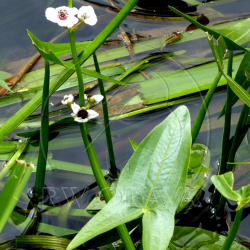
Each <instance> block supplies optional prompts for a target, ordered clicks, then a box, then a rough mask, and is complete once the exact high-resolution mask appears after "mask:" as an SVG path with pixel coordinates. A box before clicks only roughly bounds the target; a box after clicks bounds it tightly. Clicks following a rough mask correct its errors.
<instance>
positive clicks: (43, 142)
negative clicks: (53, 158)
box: [34, 60, 50, 204]
mask: <svg viewBox="0 0 250 250" xmlns="http://www.w3.org/2000/svg"><path fill="white" fill-rule="evenodd" d="M44 69H45V73H44V84H43V97H42V113H41V130H40V144H39V152H38V160H37V169H36V179H35V186H34V203H35V204H37V203H38V201H39V200H40V199H41V198H42V195H43V188H44V180H45V172H46V163H47V154H48V144H49V78H50V66H49V61H47V60H45V61H44Z"/></svg>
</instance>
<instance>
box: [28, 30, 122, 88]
mask: <svg viewBox="0 0 250 250" xmlns="http://www.w3.org/2000/svg"><path fill="white" fill-rule="evenodd" d="M28 35H29V36H30V35H32V37H35V35H34V34H32V33H31V32H30V31H29V30H28ZM32 37H31V36H30V38H31V40H32ZM32 42H33V45H34V47H35V48H36V50H37V51H38V52H39V53H40V55H41V56H42V57H43V58H44V59H45V60H47V61H51V62H54V63H56V64H59V65H61V66H64V67H66V68H68V69H70V70H72V69H75V65H74V64H73V63H71V62H67V61H62V60H60V59H59V58H58V57H57V56H56V55H55V54H54V52H53V51H52V50H48V51H47V50H45V49H44V46H43V42H42V41H40V40H39V39H38V38H36V41H33V40H32ZM81 71H82V73H83V74H86V75H88V76H92V77H95V78H99V79H102V80H105V81H109V82H112V83H115V84H119V85H126V84H125V83H122V82H120V81H117V80H115V79H113V78H110V77H108V76H105V75H102V74H100V73H98V72H96V71H93V70H89V69H85V68H82V67H81Z"/></svg>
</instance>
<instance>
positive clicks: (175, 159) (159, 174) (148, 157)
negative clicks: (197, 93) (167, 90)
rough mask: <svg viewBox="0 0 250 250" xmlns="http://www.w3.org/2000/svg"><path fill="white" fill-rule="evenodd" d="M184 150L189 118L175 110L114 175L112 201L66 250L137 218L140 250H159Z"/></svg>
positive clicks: (180, 185) (167, 233) (174, 203)
mask: <svg viewBox="0 0 250 250" xmlns="http://www.w3.org/2000/svg"><path fill="white" fill-rule="evenodd" d="M190 149H191V131H190V116H189V112H188V110H187V108H186V107H185V106H180V107H179V108H178V109H176V110H175V111H174V112H172V113H171V114H170V115H169V116H168V117H167V118H166V119H165V120H164V121H163V122H162V123H161V124H159V125H158V126H157V127H155V128H154V129H153V130H152V131H151V132H150V133H149V134H148V135H147V136H146V138H145V139H144V140H143V141H142V142H141V143H140V145H139V147H138V148H137V150H136V151H135V153H134V154H133V155H132V157H131V158H130V160H129V161H128V163H127V164H126V166H125V168H124V169H123V171H122V173H121V175H120V178H119V182H118V185H117V189H116V194H115V196H114V197H113V198H112V199H111V200H110V202H109V203H108V204H107V205H106V206H105V207H104V208H103V209H102V210H101V211H100V212H99V213H98V214H97V215H95V216H94V217H93V218H92V219H91V220H90V221H89V222H88V223H87V224H86V225H85V226H84V227H83V228H82V229H81V231H80V232H79V233H78V234H77V236H76V237H75V238H74V239H73V240H72V242H71V243H70V245H69V247H68V249H73V248H75V247H77V246H79V245H81V244H83V243H84V242H86V241H88V240H90V239H92V238H93V237H95V236H97V235H99V234H101V233H103V232H106V231H108V230H110V229H112V228H114V227H116V226H118V225H120V224H123V223H127V222H129V221H131V220H134V219H136V218H138V217H140V216H142V220H143V236H142V237H143V248H144V249H145V250H148V249H159V250H161V249H162V250H165V249H166V247H167V246H168V243H169V241H170V239H171V237H172V234H173V228H174V215H175V211H176V208H177V207H178V205H179V203H180V201H181V198H182V195H183V193H184V189H185V182H186V177H187V169H188V163H189V156H190Z"/></svg>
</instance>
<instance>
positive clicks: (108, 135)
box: [93, 53, 118, 178]
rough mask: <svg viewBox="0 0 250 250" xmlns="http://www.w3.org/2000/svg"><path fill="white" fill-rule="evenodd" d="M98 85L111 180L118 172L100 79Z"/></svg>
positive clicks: (94, 55) (96, 66) (95, 60)
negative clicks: (101, 97)
mask: <svg viewBox="0 0 250 250" xmlns="http://www.w3.org/2000/svg"><path fill="white" fill-rule="evenodd" d="M93 58H94V63H95V69H96V72H98V73H101V72H100V68H99V63H98V60H97V57H96V54H95V53H94V54H93ZM98 83H99V89H100V92H101V95H102V96H103V99H102V110H103V118H104V126H105V134H106V141H107V147H108V154H109V163H110V169H109V174H110V176H111V177H112V178H117V176H118V171H117V168H116V163H115V154H114V148H113V142H112V137H111V131H110V126H109V113H108V105H107V98H106V93H105V89H104V85H103V81H102V79H99V78H98Z"/></svg>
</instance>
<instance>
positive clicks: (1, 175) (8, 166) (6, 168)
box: [0, 139, 29, 181]
mask: <svg viewBox="0 0 250 250" xmlns="http://www.w3.org/2000/svg"><path fill="white" fill-rule="evenodd" d="M28 142H29V139H26V140H25V141H24V142H23V144H22V146H21V147H20V148H19V149H18V150H17V151H16V153H15V154H14V155H13V156H12V157H11V159H10V160H9V161H8V162H7V163H6V164H5V166H4V168H3V169H2V170H1V172H0V181H1V180H2V179H3V178H4V177H5V176H6V174H7V173H8V172H9V170H10V169H11V168H12V166H13V165H14V164H15V163H16V160H17V159H18V158H19V157H20V155H21V154H22V152H23V151H24V149H25V148H26V146H27V145H28Z"/></svg>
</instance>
